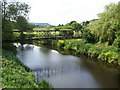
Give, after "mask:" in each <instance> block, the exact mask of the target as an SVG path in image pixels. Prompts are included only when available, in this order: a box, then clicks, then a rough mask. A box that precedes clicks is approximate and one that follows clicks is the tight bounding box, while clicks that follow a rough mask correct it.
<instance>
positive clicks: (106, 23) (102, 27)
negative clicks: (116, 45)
mask: <svg viewBox="0 0 120 90" xmlns="http://www.w3.org/2000/svg"><path fill="white" fill-rule="evenodd" d="M99 17H100V18H99V20H95V21H92V22H91V23H90V24H89V29H90V30H91V32H92V33H93V34H95V35H96V36H97V37H98V38H99V41H100V42H101V43H105V42H108V43H109V45H112V43H113V42H114V40H115V39H116V38H117V37H116V34H117V32H118V31H119V30H120V3H119V2H118V3H116V4H113V3H112V4H110V5H107V6H106V8H105V11H104V12H103V13H100V14H99Z"/></svg>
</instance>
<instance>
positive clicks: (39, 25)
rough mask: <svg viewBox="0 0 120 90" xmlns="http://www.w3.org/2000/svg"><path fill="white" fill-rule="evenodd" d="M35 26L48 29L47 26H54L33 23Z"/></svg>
mask: <svg viewBox="0 0 120 90" xmlns="http://www.w3.org/2000/svg"><path fill="white" fill-rule="evenodd" d="M32 24H34V25H35V26H36V27H46V26H53V25H51V24H49V23H32Z"/></svg>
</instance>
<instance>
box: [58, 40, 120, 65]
mask: <svg viewBox="0 0 120 90" xmlns="http://www.w3.org/2000/svg"><path fill="white" fill-rule="evenodd" d="M57 47H60V48H63V49H65V50H74V51H76V52H77V53H78V54H84V55H87V56H89V57H95V58H96V59H97V60H102V61H104V62H108V63H114V64H118V65H120V58H119V53H118V48H117V47H115V46H109V45H108V43H105V44H103V43H96V44H90V43H86V42H85V40H82V39H79V40H58V42H57Z"/></svg>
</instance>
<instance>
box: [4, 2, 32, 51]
mask: <svg viewBox="0 0 120 90" xmlns="http://www.w3.org/2000/svg"><path fill="white" fill-rule="evenodd" d="M29 9H30V7H29V6H28V5H27V4H25V3H20V2H14V3H10V2H7V1H6V0H3V1H2V16H3V17H2V31H3V32H2V39H5V40H6V39H7V40H10V39H12V37H13V33H9V32H8V33H7V32H4V31H12V30H14V28H15V27H17V28H18V29H20V30H22V29H23V28H24V26H25V25H28V22H27V19H28V12H29ZM20 19H21V20H20ZM20 21H21V22H22V24H20V23H19V22H20ZM16 23H17V26H16ZM23 24H24V25H23ZM20 27H21V28H20ZM23 30H24V29H23ZM2 47H3V48H4V49H5V48H7V47H8V45H7V46H6V45H5V44H4V41H3V44H2ZM9 49H10V48H9Z"/></svg>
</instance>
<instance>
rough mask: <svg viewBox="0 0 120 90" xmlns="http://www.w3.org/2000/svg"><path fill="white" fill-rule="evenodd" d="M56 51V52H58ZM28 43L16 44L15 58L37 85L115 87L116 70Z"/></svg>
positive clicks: (116, 81) (92, 60)
mask: <svg viewBox="0 0 120 90" xmlns="http://www.w3.org/2000/svg"><path fill="white" fill-rule="evenodd" d="M62 51H63V50H62ZM59 52H60V51H59ZM59 52H58V51H56V50H52V49H48V48H45V47H38V46H35V45H32V44H24V45H23V46H21V45H18V54H17V56H18V58H19V59H20V60H21V62H23V64H24V65H26V66H27V67H28V68H30V69H31V70H32V72H33V74H34V75H35V77H36V81H37V82H38V83H39V82H40V81H41V80H42V79H45V80H47V81H48V82H49V83H51V84H52V85H53V87H54V88H117V87H118V70H117V69H114V68H112V67H111V68H109V67H107V66H106V65H104V64H103V63H101V62H98V61H96V60H94V59H93V58H87V57H85V56H82V55H81V56H80V57H76V56H73V55H69V54H68V53H67V55H63V54H60V53H59Z"/></svg>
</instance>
